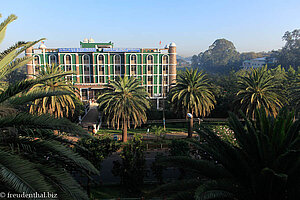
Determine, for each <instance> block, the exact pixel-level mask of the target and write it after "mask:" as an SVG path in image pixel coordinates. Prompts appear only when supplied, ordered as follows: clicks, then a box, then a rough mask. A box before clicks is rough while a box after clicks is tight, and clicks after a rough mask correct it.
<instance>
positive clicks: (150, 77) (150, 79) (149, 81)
mask: <svg viewBox="0 0 300 200" xmlns="http://www.w3.org/2000/svg"><path fill="white" fill-rule="evenodd" d="M152 83H153V76H148V84H149V85H152Z"/></svg>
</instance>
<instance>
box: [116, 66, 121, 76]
mask: <svg viewBox="0 0 300 200" xmlns="http://www.w3.org/2000/svg"><path fill="white" fill-rule="evenodd" d="M115 74H116V75H120V74H121V67H120V66H116V72H115Z"/></svg>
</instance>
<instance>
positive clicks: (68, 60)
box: [65, 55, 72, 65]
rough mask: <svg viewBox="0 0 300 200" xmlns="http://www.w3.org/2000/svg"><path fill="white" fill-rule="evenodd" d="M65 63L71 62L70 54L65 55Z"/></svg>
mask: <svg viewBox="0 0 300 200" xmlns="http://www.w3.org/2000/svg"><path fill="white" fill-rule="evenodd" d="M65 58H66V63H65V64H67V65H70V64H72V61H71V56H70V55H66V57H65Z"/></svg>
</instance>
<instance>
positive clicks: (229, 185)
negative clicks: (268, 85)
mask: <svg viewBox="0 0 300 200" xmlns="http://www.w3.org/2000/svg"><path fill="white" fill-rule="evenodd" d="M256 116H257V118H256V121H253V120H252V119H251V118H246V117H244V120H245V125H243V124H242V122H241V121H240V120H239V119H238V118H237V116H235V115H233V114H231V116H230V119H229V123H230V125H229V126H230V129H231V130H232V131H233V132H234V135H235V138H236V141H237V144H238V145H237V146H234V145H231V144H230V143H227V142H226V141H224V140H222V139H221V138H220V137H219V136H218V135H217V134H216V133H214V132H213V131H212V130H210V129H208V128H202V129H201V131H199V134H200V137H201V138H202V139H203V142H199V141H196V140H195V141H191V142H190V143H191V144H193V145H194V147H195V148H197V149H198V153H199V156H197V157H194V158H193V157H187V156H170V157H166V158H164V159H162V160H161V163H162V164H164V165H167V166H174V167H180V168H184V169H185V170H187V171H189V172H191V173H193V174H194V176H193V178H191V179H186V180H182V181H180V182H173V183H169V184H166V185H163V186H162V187H160V188H159V189H157V191H156V192H157V193H159V194H161V195H163V194H168V193H171V194H172V195H173V197H172V196H171V195H170V196H171V197H172V198H171V199H196V200H200V199H228V200H229V199H243V200H248V199H249V200H254V199H255V200H274V199H281V200H282V199H288V200H296V199H298V197H299V195H300V194H299V191H300V188H299V186H300V182H299V180H300V176H299V175H300V171H299V169H300V166H299V165H300V163H299V156H300V145H299V144H300V143H299V141H300V140H299V139H300V136H299V131H300V121H299V120H296V121H294V119H293V118H294V115H293V113H290V112H288V111H287V110H281V111H280V112H279V114H278V115H277V116H276V117H275V118H274V117H269V116H268V115H267V114H266V112H265V110H264V109H261V110H257V113H256ZM207 155H209V156H210V158H212V160H206V159H201V158H206V157H207ZM199 158H200V159H199ZM174 190H175V191H176V192H177V193H176V195H174V193H173V191H174Z"/></svg>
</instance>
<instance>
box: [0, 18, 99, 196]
mask: <svg viewBox="0 0 300 200" xmlns="http://www.w3.org/2000/svg"><path fill="white" fill-rule="evenodd" d="M16 19H17V17H16V16H15V15H10V16H9V17H8V18H7V19H6V20H5V21H4V22H2V23H1V24H0V42H1V41H2V40H3V38H4V33H5V30H6V27H7V25H8V24H9V23H11V22H12V21H14V20H16ZM39 41H40V40H38V41H34V42H19V43H17V44H15V45H14V46H12V47H10V48H9V49H7V50H5V51H4V52H1V53H0V81H1V92H0V191H10V192H12V191H13V192H15V193H20V194H22V193H25V194H33V193H35V192H38V193H42V192H52V193H54V194H57V195H58V198H59V199H88V196H87V194H86V192H85V191H84V190H83V189H82V188H81V186H80V185H79V184H78V183H77V182H76V181H75V180H74V178H73V177H72V176H71V175H70V173H69V172H70V171H71V170H73V169H76V170H78V171H81V172H82V173H85V174H98V173H99V171H98V170H97V169H96V168H95V167H94V166H93V165H92V164H91V163H90V162H89V161H88V160H86V159H85V158H83V157H81V156H80V155H79V154H77V153H75V152H74V151H72V149H71V148H70V145H76V144H75V143H73V142H72V141H71V140H67V139H66V137H67V136H73V137H90V136H89V134H87V132H85V131H84V130H83V129H82V128H81V127H79V126H77V125H75V124H72V123H71V122H70V121H68V120H67V119H56V118H53V117H51V116H49V115H44V114H41V115H39V116H37V115H32V114H29V113H28V112H23V110H26V107H27V104H31V103H32V102H33V101H35V100H36V99H40V98H46V97H52V96H55V95H65V94H68V92H66V91H60V92H58V91H45V90H38V91H32V92H28V91H29V90H30V89H31V88H32V87H34V86H35V85H39V84H44V83H45V82H47V81H50V80H52V79H60V78H62V77H63V76H64V74H48V75H45V76H43V77H37V78H36V79H31V80H22V81H18V82H15V83H8V82H5V78H6V77H7V75H8V74H9V73H11V72H12V71H14V70H16V69H18V68H19V67H21V66H23V65H24V64H26V63H28V62H29V61H31V60H32V57H21V56H20V55H21V54H22V53H24V51H25V50H26V49H27V48H30V47H32V46H33V45H35V44H36V43H38V42H39ZM54 131H55V132H56V134H54ZM62 133H63V135H62Z"/></svg>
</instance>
